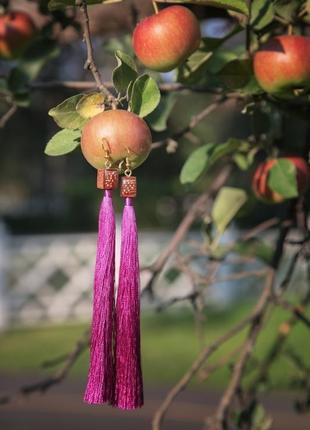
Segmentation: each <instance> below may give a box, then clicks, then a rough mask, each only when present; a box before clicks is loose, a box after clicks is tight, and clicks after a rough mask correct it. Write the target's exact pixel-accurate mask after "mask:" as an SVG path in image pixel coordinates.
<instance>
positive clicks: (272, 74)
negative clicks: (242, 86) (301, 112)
mask: <svg viewBox="0 0 310 430" xmlns="http://www.w3.org/2000/svg"><path fill="white" fill-rule="evenodd" d="M254 73H255V76H256V79H257V81H258V83H259V84H260V86H261V87H262V88H263V89H264V90H265V91H267V92H268V93H281V92H285V91H287V90H291V89H295V88H305V87H309V86H310V39H309V38H308V37H304V36H293V35H284V36H277V37H274V38H272V39H270V40H269V41H268V42H267V43H265V44H264V45H262V46H261V48H260V49H259V50H258V51H257V52H256V53H255V55H254Z"/></svg>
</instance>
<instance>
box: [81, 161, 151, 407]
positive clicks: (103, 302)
mask: <svg viewBox="0 0 310 430" xmlns="http://www.w3.org/2000/svg"><path fill="white" fill-rule="evenodd" d="M121 164H123V163H121ZM120 167H121V166H120ZM131 173H132V172H131V169H130V164H129V160H128V159H126V170H125V175H124V176H122V177H121V186H120V190H121V197H123V198H124V199H125V206H124V211H123V218H122V234H121V258H120V270H119V283H118V291H117V299H116V300H115V292H114V281H115V214H114V210H113V202H112V193H113V190H115V189H116V188H117V187H118V183H119V170H118V169H113V168H111V161H110V160H109V156H108V154H106V163H105V169H103V170H98V174H97V188H99V189H103V190H104V196H103V200H102V203H101V207H100V213H99V233H98V242H97V255H96V266H95V277H94V296H93V318H92V329H91V341H90V365H89V372H88V381H87V387H86V391H85V395H84V400H85V402H87V403H89V404H103V403H109V404H110V405H112V406H115V407H118V408H121V409H136V408H139V407H141V406H142V405H143V382H142V371H141V357H140V271H139V257H138V236H137V224H136V216H135V211H134V207H133V198H134V197H136V193H137V183H136V177H134V176H132V174H131Z"/></svg>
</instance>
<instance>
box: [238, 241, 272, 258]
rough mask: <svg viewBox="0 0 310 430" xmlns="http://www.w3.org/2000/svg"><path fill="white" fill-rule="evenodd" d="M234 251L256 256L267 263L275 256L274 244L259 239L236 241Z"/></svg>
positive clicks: (247, 255)
mask: <svg viewBox="0 0 310 430" xmlns="http://www.w3.org/2000/svg"><path fill="white" fill-rule="evenodd" d="M232 251H234V252H237V253H238V254H240V255H244V256H246V257H256V258H258V259H260V260H262V261H263V262H265V263H267V264H270V262H271V261H272V257H273V248H272V246H269V245H267V244H266V243H264V242H263V241H261V240H259V239H250V240H247V241H246V242H240V243H236V245H235V246H234V248H233V249H232Z"/></svg>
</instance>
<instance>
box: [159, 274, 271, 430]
mask: <svg viewBox="0 0 310 430" xmlns="http://www.w3.org/2000/svg"><path fill="white" fill-rule="evenodd" d="M269 277H270V276H269ZM268 285H269V284H268ZM266 291H267V288H265V289H264V292H263V294H262V298H261V299H260V301H259V303H258V304H257V305H256V307H255V309H254V310H253V312H252V313H251V314H250V315H248V316H247V317H246V318H244V319H243V320H241V321H240V322H239V323H238V324H236V325H235V326H234V327H233V328H232V329H230V330H229V331H227V332H226V333H225V334H224V335H222V336H220V337H219V338H218V339H217V340H215V341H214V342H213V343H212V344H211V345H208V346H206V347H205V348H204V349H203V350H202V351H201V352H200V354H199V355H198V357H197V358H196V359H195V360H194V362H193V363H192V365H191V367H190V368H189V369H188V371H187V372H186V373H185V374H184V375H183V376H182V378H181V379H180V380H179V381H178V383H177V384H176V385H175V386H174V387H173V388H172V389H171V390H170V391H169V393H168V394H167V396H166V397H165V399H164V401H163V402H162V404H161V405H160V407H159V408H158V410H157V411H156V413H155V415H154V419H153V423H152V429H153V430H160V428H161V424H162V422H163V419H164V417H165V414H166V412H167V410H168V408H169V407H170V405H171V404H172V402H173V401H174V400H175V398H176V397H177V396H178V395H179V394H180V393H181V392H182V391H183V390H184V389H185V388H186V387H187V385H188V384H189V383H190V381H191V380H192V378H193V377H194V376H195V375H196V374H197V372H198V371H199V370H200V368H201V367H202V366H203V364H204V363H205V362H206V361H207V359H208V358H209V357H210V356H211V355H212V354H213V353H214V352H216V351H217V350H218V349H219V348H220V347H221V346H222V345H223V344H224V343H226V342H227V341H228V340H230V339H231V338H232V337H234V336H235V335H236V334H238V333H239V332H240V331H241V330H243V329H244V328H246V327H247V326H248V324H250V323H251V322H253V321H256V320H257V318H258V316H259V315H260V312H261V307H262V305H264V302H265V296H266ZM268 291H269V288H268Z"/></svg>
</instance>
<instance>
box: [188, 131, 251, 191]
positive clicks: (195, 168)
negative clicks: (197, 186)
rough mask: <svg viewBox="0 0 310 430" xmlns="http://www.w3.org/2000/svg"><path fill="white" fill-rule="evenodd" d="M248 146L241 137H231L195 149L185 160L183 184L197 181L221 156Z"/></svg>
mask: <svg viewBox="0 0 310 430" xmlns="http://www.w3.org/2000/svg"><path fill="white" fill-rule="evenodd" d="M247 148H248V143H247V142H245V141H243V140H239V139H229V140H228V141H227V142H225V143H222V144H220V143H216V144H215V143H208V144H206V145H203V146H201V147H199V148H197V149H195V150H194V151H193V152H192V153H191V154H190V156H189V157H188V159H187V160H186V161H185V163H184V165H183V167H182V170H181V175H180V181H181V183H182V184H187V183H191V182H194V181H196V179H198V178H199V176H200V175H201V174H202V173H203V171H204V170H206V169H209V168H210V167H211V166H213V164H215V163H216V162H217V161H218V160H219V159H220V158H222V157H224V156H226V155H230V154H232V153H234V152H235V151H237V150H239V149H242V150H245V149H247Z"/></svg>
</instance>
